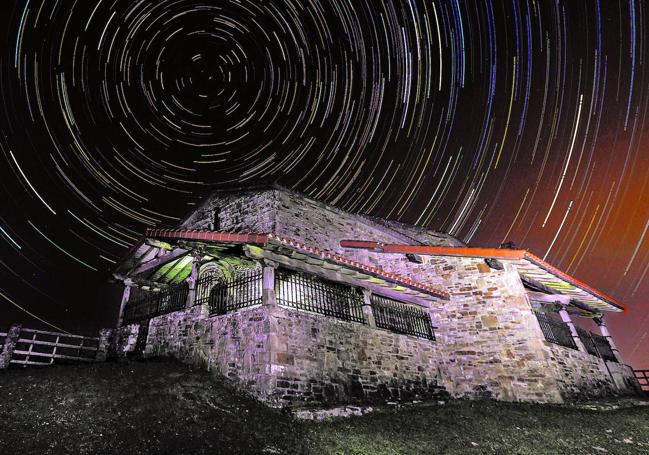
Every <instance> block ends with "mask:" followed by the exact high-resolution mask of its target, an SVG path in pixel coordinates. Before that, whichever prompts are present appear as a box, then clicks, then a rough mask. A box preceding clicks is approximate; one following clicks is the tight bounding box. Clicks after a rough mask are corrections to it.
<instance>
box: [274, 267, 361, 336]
mask: <svg viewBox="0 0 649 455" xmlns="http://www.w3.org/2000/svg"><path fill="white" fill-rule="evenodd" d="M275 295H276V299H277V303H278V304H279V305H284V306H288V307H292V308H297V309H299V310H305V311H311V312H314V313H320V314H324V315H326V316H333V317H335V318H338V319H342V320H344V321H352V322H360V323H363V324H365V317H364V316H363V302H364V300H363V292H362V291H361V290H360V289H358V288H354V287H351V286H347V285H344V284H340V283H334V282H331V281H327V280H323V279H321V278H319V277H316V276H314V275H307V274H304V273H300V272H292V271H288V270H282V269H279V270H276V271H275Z"/></svg>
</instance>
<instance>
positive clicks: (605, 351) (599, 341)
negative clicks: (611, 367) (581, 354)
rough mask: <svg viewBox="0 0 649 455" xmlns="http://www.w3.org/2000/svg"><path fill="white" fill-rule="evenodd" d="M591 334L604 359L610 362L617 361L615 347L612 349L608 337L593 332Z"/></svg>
mask: <svg viewBox="0 0 649 455" xmlns="http://www.w3.org/2000/svg"><path fill="white" fill-rule="evenodd" d="M590 336H591V338H592V339H593V343H594V344H595V347H596V348H597V351H598V352H599V356H600V357H601V358H602V359H604V360H608V361H609V362H617V359H616V358H615V354H614V353H613V349H611V345H610V343H609V342H608V339H607V338H606V337H604V336H602V335H597V334H595V333H591V334H590Z"/></svg>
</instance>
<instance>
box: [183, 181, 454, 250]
mask: <svg viewBox="0 0 649 455" xmlns="http://www.w3.org/2000/svg"><path fill="white" fill-rule="evenodd" d="M217 210H218V212H219V222H220V223H219V230H222V231H229V232H254V233H270V232H274V233H276V234H279V235H282V236H285V237H288V238H291V239H295V240H300V241H302V242H304V243H310V244H312V245H314V246H317V247H319V248H324V249H328V250H331V251H336V252H342V249H341V248H340V244H339V242H340V240H342V239H368V240H376V241H379V242H384V243H398V244H411V243H417V242H421V243H426V244H431V245H455V246H461V245H463V244H462V242H460V241H458V240H456V239H454V238H452V237H451V236H448V235H446V234H442V233H438V232H434V231H431V230H428V229H425V228H420V227H417V226H409V225H406V224H403V223H398V222H394V221H385V220H379V219H373V218H371V217H366V216H363V215H356V214H351V213H347V212H344V211H342V210H339V209H337V208H335V207H331V206H328V205H326V204H323V203H322V202H318V201H315V200H312V199H309V198H305V197H303V196H302V195H299V194H297V193H294V192H292V191H289V190H286V189H283V188H281V187H272V188H267V189H263V190H241V191H238V192H237V191H235V192H231V193H230V192H216V193H214V194H213V195H212V196H210V197H209V198H208V199H207V201H206V202H204V203H203V204H202V205H201V206H199V207H198V208H197V209H196V211H195V212H194V213H193V214H191V215H190V216H189V217H187V218H186V219H185V221H183V222H182V223H181V225H180V227H182V228H187V229H210V228H211V226H212V224H213V222H214V214H215V212H216V211H217Z"/></svg>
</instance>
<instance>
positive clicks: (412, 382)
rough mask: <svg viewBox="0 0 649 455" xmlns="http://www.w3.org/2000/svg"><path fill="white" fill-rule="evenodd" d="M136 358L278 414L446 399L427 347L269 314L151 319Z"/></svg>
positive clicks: (298, 314) (282, 311) (129, 332)
mask: <svg viewBox="0 0 649 455" xmlns="http://www.w3.org/2000/svg"><path fill="white" fill-rule="evenodd" d="M138 327H139V326H138V325H137V324H133V325H131V326H126V327H124V328H122V329H121V330H120V335H121V339H122V341H121V343H120V345H121V346H122V349H123V351H125V352H126V351H132V350H133V347H134V346H135V341H136V339H137V332H138V330H137V329H138ZM144 355H145V356H148V357H157V356H170V357H175V358H177V359H180V360H181V361H183V362H186V363H189V364H192V365H196V366H200V367H202V368H207V369H209V370H211V371H214V372H215V373H217V374H218V375H220V376H223V377H226V378H228V379H230V380H232V381H233V383H234V384H235V385H238V386H239V387H240V388H242V389H244V390H246V391H248V392H250V393H252V394H253V395H254V396H256V397H257V398H259V399H261V400H262V401H265V402H267V403H268V404H271V405H278V406H286V405H288V406H299V405H301V404H308V403H311V404H323V403H325V404H332V405H333V404H340V403H371V402H385V401H399V400H403V401H411V400H430V399H437V398H440V397H444V396H446V393H445V391H444V388H443V387H442V386H441V385H440V383H439V376H440V362H441V359H440V357H441V355H440V350H439V346H438V345H437V344H436V343H435V342H433V341H430V340H425V339H420V338H416V337H411V336H406V335H399V334H396V333H393V332H389V331H387V330H382V329H377V328H371V327H369V326H366V325H362V324H358V323H352V322H345V321H341V320H338V319H336V318H332V317H327V316H323V315H316V314H312V313H307V312H303V311H298V310H293V309H288V308H283V307H277V306H263V307H253V308H248V309H244V310H240V311H238V312H235V313H229V314H227V315H223V316H209V315H208V314H207V309H206V308H205V307H203V306H197V307H193V308H191V309H188V310H183V311H177V312H174V313H170V314H167V315H163V316H159V317H157V318H153V319H151V321H150V325H149V333H148V337H147V344H146V349H145V352H144Z"/></svg>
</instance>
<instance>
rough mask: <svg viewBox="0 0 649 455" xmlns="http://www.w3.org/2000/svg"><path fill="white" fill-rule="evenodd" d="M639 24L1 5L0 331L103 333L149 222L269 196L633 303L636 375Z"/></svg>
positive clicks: (344, 7)
mask: <svg viewBox="0 0 649 455" xmlns="http://www.w3.org/2000/svg"><path fill="white" fill-rule="evenodd" d="M648 7H649V2H646V1H639V0H629V1H615V0H605V1H597V0H569V1H568V0H566V1H559V0H557V1H534V0H508V1H507V0H505V1H489V0H475V1H459V0H440V1H437V0H435V1H431V0H383V1H376V0H354V1H349V0H267V1H260V0H239V1H228V0H222V1H208V0H203V1H196V0H100V1H86V0H20V1H14V0H3V1H2V2H0V201H1V202H0V204H1V205H0V207H1V208H0V327H6V326H7V325H9V324H10V323H12V322H23V323H25V324H27V325H29V326H32V327H48V324H50V327H51V326H55V327H60V328H62V329H65V330H69V331H72V332H84V333H87V332H92V331H94V330H96V329H97V328H99V327H101V326H110V325H113V324H114V320H115V317H116V312H117V301H116V300H115V299H116V298H117V297H116V291H115V289H113V288H112V287H111V285H109V284H107V282H108V279H109V277H110V270H111V268H112V267H113V266H114V264H115V262H116V261H118V260H119V258H120V257H121V256H122V255H123V254H124V253H125V252H126V250H127V249H128V247H129V246H130V245H132V244H133V243H134V242H135V241H136V239H138V237H139V236H140V235H141V234H142V233H143V232H144V229H145V228H146V227H151V226H173V225H174V224H175V223H176V222H177V221H178V220H179V218H180V217H182V216H183V215H184V214H186V213H187V212H188V211H190V210H191V209H192V207H194V205H195V204H196V203H197V201H199V200H200V199H201V198H202V197H204V196H205V195H206V194H207V193H209V191H210V190H211V189H214V188H217V187H228V186H231V185H234V184H246V183H258V182H260V181H264V182H269V181H277V182H279V183H281V184H283V185H285V186H288V187H291V188H294V189H296V190H299V191H302V192H304V193H306V194H308V195H310V196H312V197H314V198H318V199H322V200H324V201H326V202H329V203H333V204H335V205H337V206H339V207H341V208H343V209H346V210H350V211H354V212H361V213H368V214H371V215H375V216H380V217H386V218H392V219H398V220H401V221H403V222H408V223H416V224H419V225H425V226H429V227H431V228H434V229H438V230H442V231H445V232H449V233H451V234H453V235H455V236H457V237H458V238H460V239H461V240H463V241H465V242H467V243H469V244H470V245H472V246H498V245H499V244H500V243H501V242H503V241H505V240H509V241H513V242H515V243H516V244H517V245H519V246H521V247H524V248H527V249H529V250H531V251H532V252H533V253H534V254H536V255H538V256H540V257H542V258H546V259H547V260H548V261H549V262H551V263H552V264H554V265H556V266H558V267H559V268H561V269H563V270H565V271H567V272H568V273H570V274H572V275H574V276H576V277H577V278H579V279H581V280H583V281H586V282H587V283H589V284H591V285H593V286H594V287H596V288H598V289H600V290H602V291H603V292H606V293H608V294H610V295H612V296H613V297H615V298H617V299H619V300H621V301H622V302H624V303H625V304H626V305H627V306H628V307H629V311H628V313H627V314H625V315H619V316H617V315H616V316H612V317H610V318H609V320H610V326H611V330H612V332H613V335H614V337H615V338H616V340H617V341H618V344H619V345H620V347H621V349H622V354H623V356H624V357H625V360H627V362H629V363H631V364H633V365H634V366H636V367H649V354H648V350H649V336H648V335H647V332H648V331H649V299H648V295H649V273H648V272H649V234H648V232H647V231H648V228H649V187H648V185H649V125H647V123H646V122H647V120H649V117H648V112H647V108H648V106H649V105H648V102H649V81H648V80H647V77H648V76H649V71H648V70H647V63H646V60H647V58H648V57H649V52H648V51H647V44H648V42H647V38H648V36H647V33H648V25H649V18H648V16H647V14H648V11H647V8H648ZM30 314H31V315H30ZM37 318H40V320H41V321H39V320H38V319H37Z"/></svg>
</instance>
